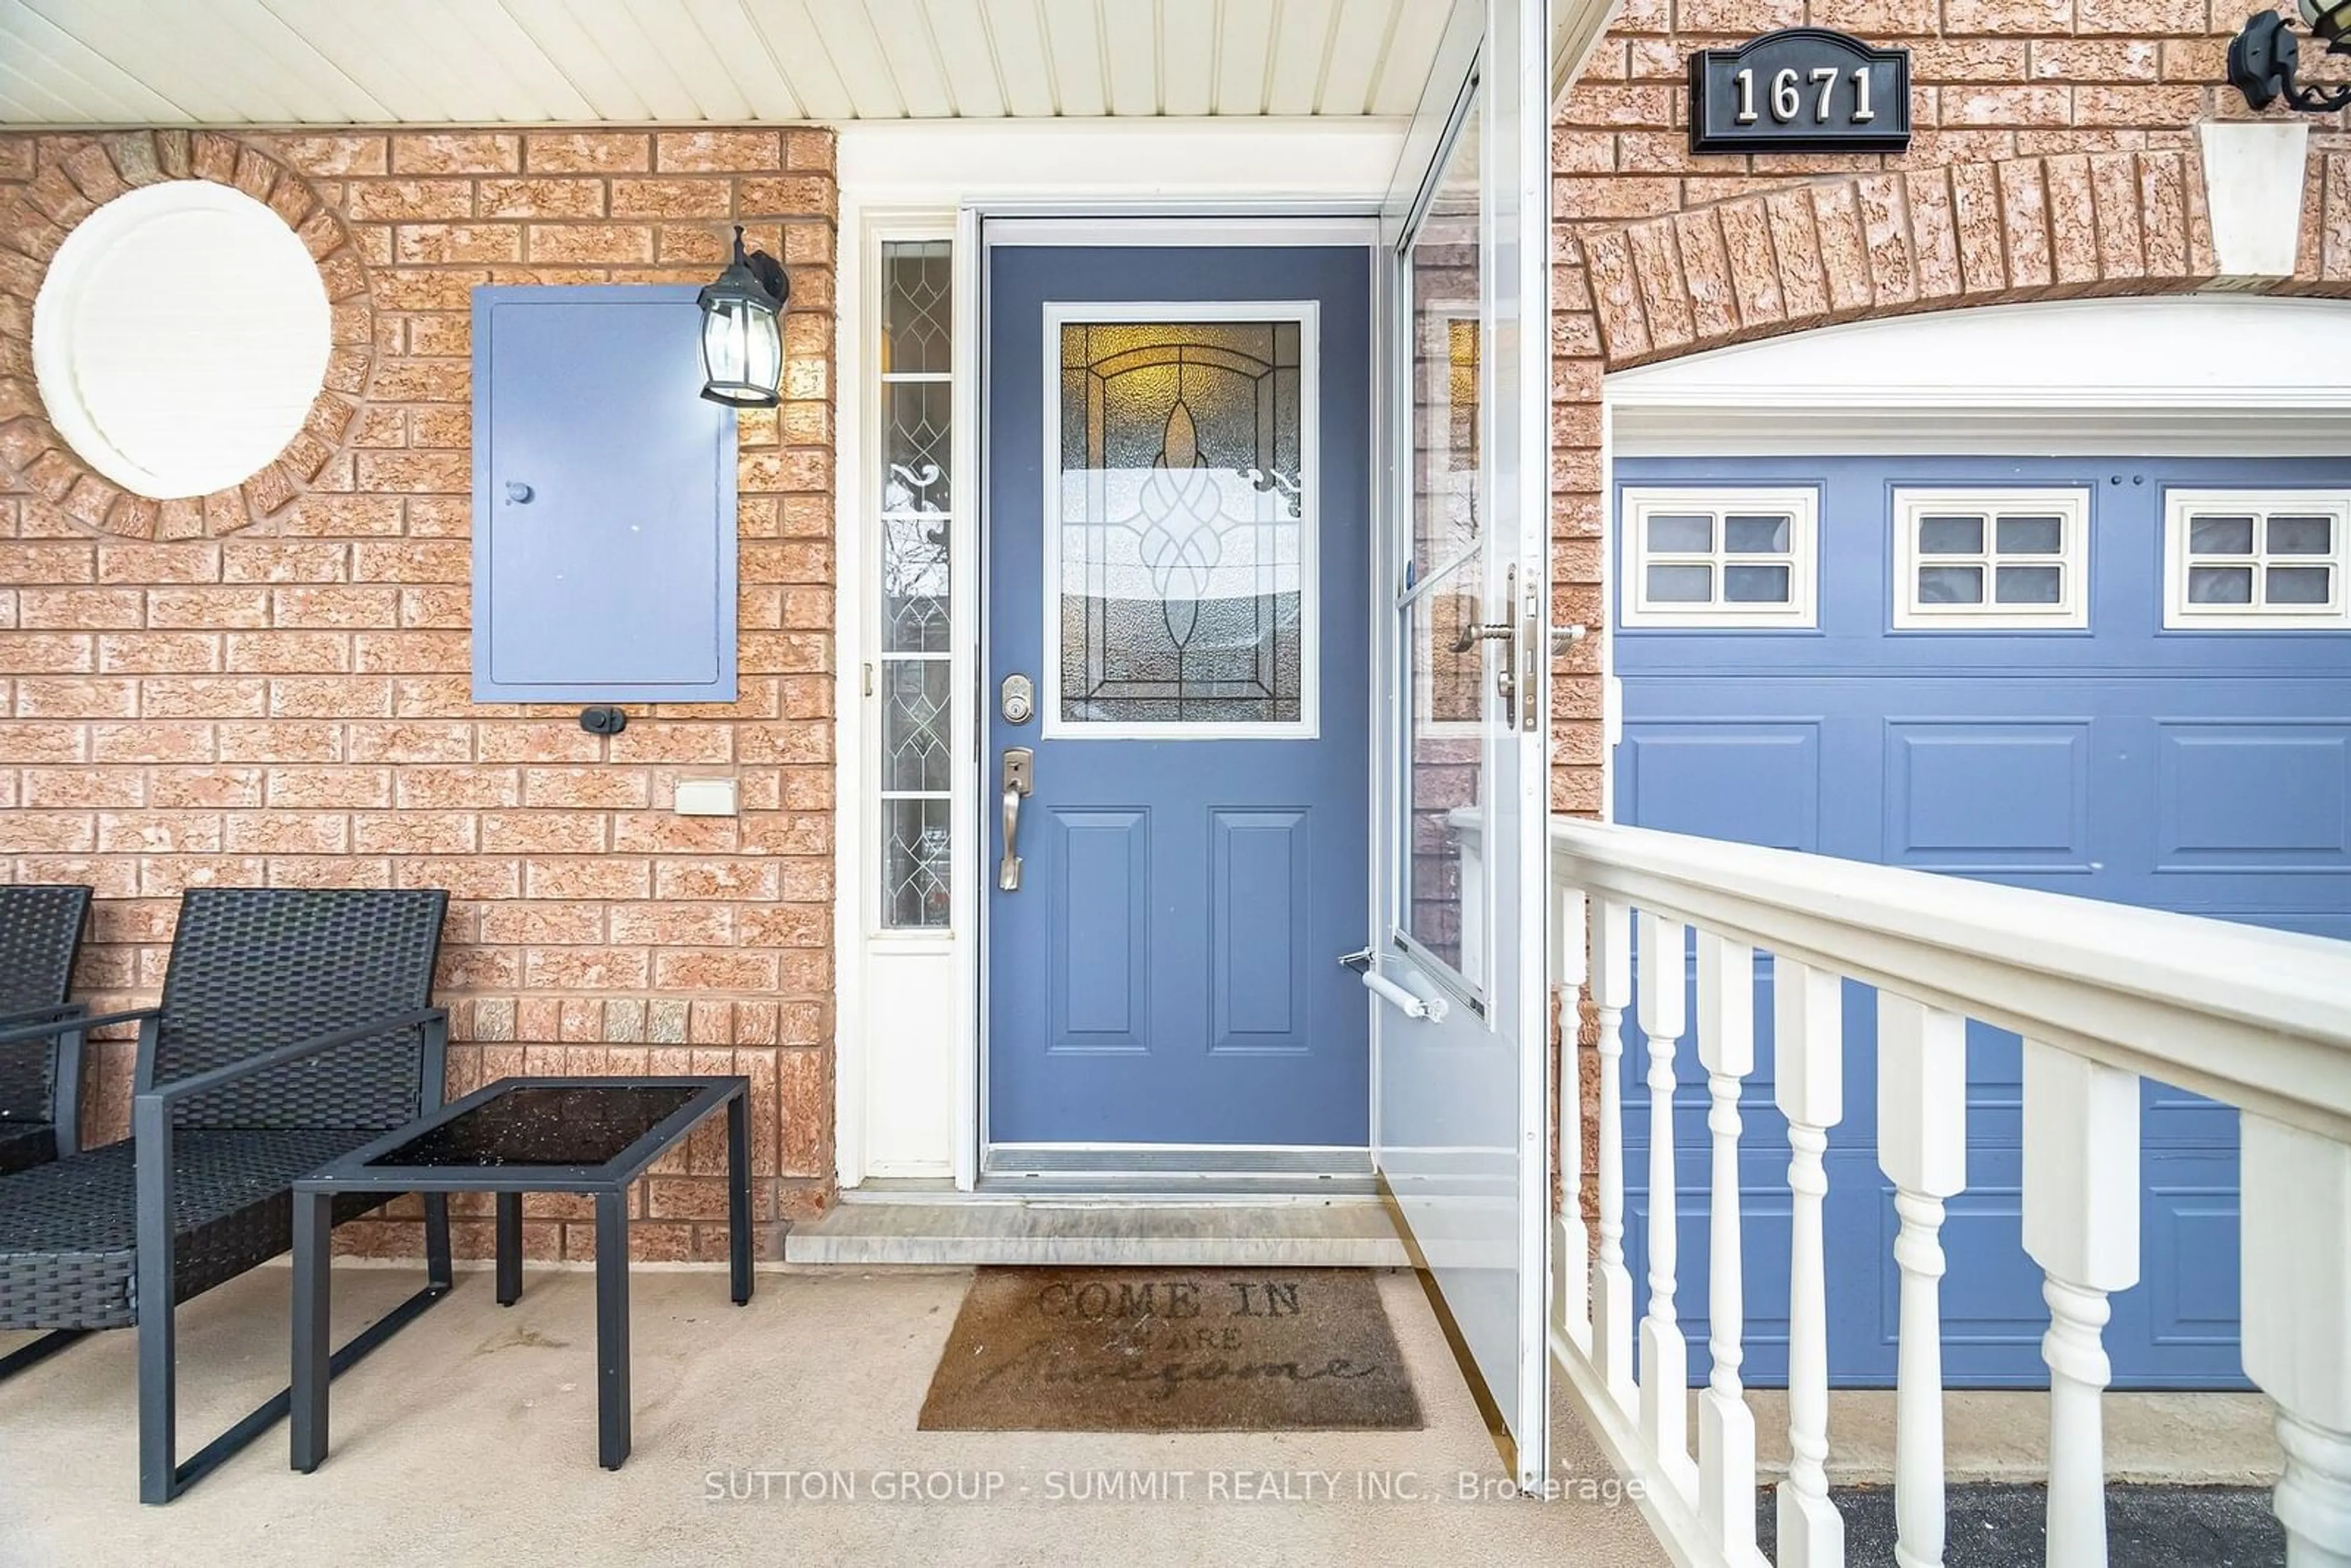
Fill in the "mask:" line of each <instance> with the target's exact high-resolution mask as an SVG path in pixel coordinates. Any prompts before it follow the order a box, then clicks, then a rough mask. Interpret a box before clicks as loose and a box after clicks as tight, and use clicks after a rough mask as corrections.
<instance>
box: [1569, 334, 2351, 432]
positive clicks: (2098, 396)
mask: <svg viewBox="0 0 2351 1568" xmlns="http://www.w3.org/2000/svg"><path fill="white" fill-rule="evenodd" d="M1601 395H1602V398H1603V399H1604V402H1605V403H1606V405H1607V407H1608V410H1609V413H1610V415H1611V418H1610V428H1611V439H1612V442H1613V447H1612V450H1613V452H1614V455H1617V456H1641V457H1653V456H1726V457H1728V456H1760V455H1773V454H1782V453H1785V454H1797V453H1802V454H1806V455H1820V454H1824V453H1865V452H1910V453H1942V452H1967V453H1977V454H2013V455H2049V456H2058V455H2077V454H2097V453H2126V452H2127V453H2147V452H2158V451H2159V452H2163V453H2167V454H2177V455H2203V454H2215V455H2277V456H2288V455H2322V456H2324V455H2335V454H2339V453H2341V452H2344V451H2346V450H2351V302H2345V301H2341V300H2328V299H2304V298H2270V297H2249V296H2243V295H2213V294H2190V295H2175V296H2166V297H2160V298H2135V299H2091V300H2066V301H2063V302H2059V303H2054V304H2042V305H2013V306H1997V307H1987V308H1975V309H1968V310H1948V311H1935V312H1928V313H1925V314H1920V315H1913V316H1896V317H1887V318H1882V319H1875V320H1866V321H1858V322H1854V323H1852V324H1850V325H1846V326H1842V327H1831V328H1824V329H1819V330H1815V331H1811V332H1801V333H1795V334H1792V335H1790V336H1788V337H1784V338H1773V339H1767V340H1764V341H1761V342H1758V343H1746V344H1740V345H1737V346H1735V347H1731V348H1727V349H1717V350H1710V351H1708V352H1706V353H1701V354H1693V355H1690V356H1687V358H1683V359H1679V360H1671V361H1665V362H1663V363H1661V364H1656V365H1644V366H1639V367H1636V368H1635V369H1632V370H1627V371H1615V372H1613V373H1612V374H1610V375H1609V376H1607V377H1606V378H1605V379H1604V381H1603V382H1602V391H1601Z"/></svg>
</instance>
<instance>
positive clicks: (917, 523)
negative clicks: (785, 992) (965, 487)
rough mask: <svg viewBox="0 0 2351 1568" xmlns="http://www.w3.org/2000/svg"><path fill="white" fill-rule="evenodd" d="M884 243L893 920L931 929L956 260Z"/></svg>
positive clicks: (942, 913) (944, 741)
mask: <svg viewBox="0 0 2351 1568" xmlns="http://www.w3.org/2000/svg"><path fill="white" fill-rule="evenodd" d="M881 249H882V279H881V290H880V293H881V312H882V321H881V327H882V330H881V335H880V341H881V345H882V362H881V365H880V367H879V371H878V382H879V386H880V391H881V408H880V411H879V414H880V422H879V423H880V436H881V439H880V442H879V460H880V465H881V474H880V491H879V494H880V496H881V502H882V505H881V516H880V517H879V519H878V522H879V525H880V543H881V554H882V560H881V567H882V571H881V581H882V597H881V603H880V604H879V605H878V606H877V607H876V608H877V612H878V615H879V620H880V632H881V634H880V638H879V648H878V658H877V660H876V663H875V667H874V673H875V675H876V677H877V678H876V681H875V695H876V696H877V698H878V699H879V701H880V703H881V705H882V722H881V726H880V729H881V747H882V755H881V766H880V779H881V791H880V794H881V810H882V865H881V875H882V924H883V925H884V926H886V927H889V928H893V929H907V928H913V929H921V928H925V927H933V926H944V925H946V924H947V923H948V914H949V897H948V887H949V872H950V869H951V867H952V863H953V862H952V849H953V834H952V832H951V829H950V824H951V822H952V819H953V808H952V801H951V794H952V781H953V768H952V763H953V755H954V754H953V747H952V744H951V740H950V736H949V728H948V726H949V720H950V719H951V717H952V704H953V701H954V694H953V687H952V681H951V671H952V656H953V655H952V639H951V636H950V632H951V627H950V622H949V610H950V606H951V603H952V600H951V597H950V595H951V590H952V589H953V586H954V580H953V572H952V568H953V564H954V563H953V560H952V559H951V539H952V537H953V532H954V523H955V493H954V488H953V486H952V484H951V475H950V473H949V462H950V451H949V444H948V443H949V438H950V436H951V434H952V429H953V411H954V402H955V377H954V359H953V350H954V319H953V314H952V311H951V308H950V306H951V300H952V297H953V288H952V283H953V263H952V258H951V256H950V254H949V253H950V249H951V246H950V242H948V241H946V240H944V239H925V240H903V241H885V242H883V246H882V247H881Z"/></svg>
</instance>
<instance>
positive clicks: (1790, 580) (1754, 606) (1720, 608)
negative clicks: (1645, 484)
mask: <svg viewBox="0 0 2351 1568" xmlns="http://www.w3.org/2000/svg"><path fill="white" fill-rule="evenodd" d="M1623 509H1624V523H1625V582H1626V591H1625V595H1624V616H1623V619H1624V623H1625V625H1627V626H1676V627H1708V626H1714V627H1749V626H1758V625H1761V626H1795V627H1803V626H1812V625H1815V624H1817V623H1818V622H1817V620H1816V615H1815V611H1814V608H1813V604H1814V600H1813V580H1814V578H1815V577H1816V576H1817V575H1818V565H1817V553H1816V540H1817V539H1818V537H1819V528H1818V517H1819V509H1820V507H1819V497H1818V496H1817V495H1816V493H1815V492H1813V491H1811V490H1797V489H1783V490H1647V489H1638V490H1627V491H1625V500H1624V508H1623Z"/></svg>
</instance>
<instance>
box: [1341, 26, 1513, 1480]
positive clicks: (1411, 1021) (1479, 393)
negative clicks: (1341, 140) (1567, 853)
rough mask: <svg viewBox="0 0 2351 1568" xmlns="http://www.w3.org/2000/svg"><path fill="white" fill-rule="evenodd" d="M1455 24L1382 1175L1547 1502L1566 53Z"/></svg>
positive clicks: (1435, 253)
mask: <svg viewBox="0 0 2351 1568" xmlns="http://www.w3.org/2000/svg"><path fill="white" fill-rule="evenodd" d="M1454 20H1455V25H1456V26H1457V28H1458V29H1460V30H1461V31H1463V32H1464V33H1466V34H1467V35H1468V38H1469V39H1472V40H1474V50H1475V65H1474V67H1471V66H1470V65H1469V64H1468V52H1469V51H1468V49H1467V48H1465V49H1463V50H1462V51H1460V52H1459V53H1455V52H1454V51H1448V57H1450V58H1453V59H1454V60H1455V61H1456V62H1457V66H1456V74H1455V75H1454V76H1453V77H1452V78H1451V80H1450V82H1448V83H1444V84H1438V85H1433V86H1432V89H1431V92H1430V94H1429V98H1428V101H1427V102H1426V104H1425V105H1424V109H1423V120H1424V121H1425V122H1426V121H1435V122H1437V124H1436V126H1435V127H1434V129H1435V131H1436V134H1434V135H1431V134H1429V132H1430V131H1431V130H1432V127H1431V126H1430V125H1429V124H1427V123H1424V124H1423V125H1422V126H1421V127H1418V128H1416V134H1415V136H1414V137H1413V138H1412V140H1411V144H1412V145H1413V146H1415V147H1417V148H1423V149H1429V150H1430V152H1429V153H1428V154H1426V155H1429V156H1433V163H1432V165H1431V166H1430V169H1429V172H1428V175H1427V177H1426V179H1425V180H1419V181H1413V180H1406V181H1400V182H1399V186H1400V188H1401V187H1403V186H1405V185H1406V184H1409V185H1411V186H1412V188H1413V194H1412V195H1411V197H1410V198H1409V199H1408V201H1407V202H1405V203H1399V204H1398V205H1397V208H1396V210H1395V213H1394V214H1393V215H1394V217H1395V221H1396V222H1397V223H1398V225H1399V227H1400V239H1399V242H1398V251H1397V272H1396V282H1397V294H1398V296H1399V298H1398V315H1399V320H1400V333H1399V337H1400V354H1399V360H1400V363H1399V365H1398V372H1399V374H1400V376H1401V378H1402V379H1401V383H1400V387H1399V395H1398V399H1397V402H1398V404H1399V406H1398V407H1397V408H1396V409H1395V431H1396V439H1397V440H1398V441H1399V443H1400V446H1399V450H1400V452H1401V453H1402V454H1403V455H1404V461H1403V463H1402V464H1401V465H1400V469H1401V472H1400V476H1399V494H1398V495H1397V496H1396V497H1395V514H1396V515H1397V516H1398V517H1399V519H1400V521H1401V524H1402V526H1401V528H1400V529H1399V530H1398V532H1399V534H1400V536H1401V537H1399V538H1394V539H1392V541H1391V558H1390V563H1389V565H1390V577H1389V587H1390V589H1391V591H1392V600H1391V602H1390V605H1389V609H1388V613H1389V614H1390V615H1391V616H1392V617H1393V619H1392V621H1391V622H1390V625H1389V628H1388V631H1389V641H1388V646H1389V648H1390V649H1391V650H1392V655H1391V658H1390V660H1389V663H1388V670H1389V675H1390V679H1391V681H1392V682H1393V683H1394V697H1395V700H1394V701H1393V702H1392V703H1390V704H1389V705H1388V706H1387V712H1388V713H1389V714H1390V715H1391V716H1392V724H1393V727H1394V734H1393V737H1392V746H1393V748H1392V750H1391V753H1390V755H1391V756H1392V758H1394V772H1393V775H1392V783H1391V785H1390V787H1389V788H1388V789H1385V790H1384V791H1383V794H1384V802H1385V804H1384V813H1383V814H1384V834H1385V839H1386V845H1385V847H1386V850H1387V856H1386V860H1387V865H1388V870H1389V874H1388V875H1387V876H1386V877H1385V878H1384V883H1385V884H1386V886H1387V888H1388V902H1389V907H1388V909H1387V911H1386V919H1385V923H1384V924H1385V929H1384V932H1383V935H1382V939H1381V940H1380V941H1379V942H1377V943H1375V944H1374V948H1375V953H1376V958H1375V961H1376V963H1377V966H1378V975H1379V977H1380V979H1381V980H1382V981H1383V982H1384V984H1383V986H1381V987H1379V988H1376V989H1379V990H1380V991H1381V995H1382V996H1383V998H1384V1000H1385V1001H1386V1002H1387V1003H1388V1005H1386V1006H1384V1007H1383V1008H1382V1009H1380V1011H1379V1014H1378V1023H1377V1026H1376V1027H1377V1029H1378V1031H1379V1045H1378V1049H1377V1051H1376V1053H1375V1058H1374V1063H1375V1065H1374V1157H1375V1160H1376V1162H1377V1165H1378V1168H1379V1169H1380V1171H1381V1173H1382V1175H1383V1176H1384V1177H1385V1178H1386V1181H1387V1184H1388V1186H1389V1188H1390V1190H1391V1191H1392V1192H1393V1193H1394V1194H1395V1199H1396V1202H1397V1204H1398V1206H1399V1207H1400V1208H1401V1209H1402V1211H1403V1213H1404V1216H1405V1219H1406V1221H1407V1223H1408V1224H1409V1225H1410V1226H1411V1228H1412V1231H1413V1235H1414V1237H1415V1239H1416V1240H1417V1241H1418V1243H1419V1246H1420V1250H1421V1256H1422V1259H1423V1260H1424V1261H1425V1263H1426V1266H1427V1268H1428V1270H1429V1271H1430V1273H1431V1274H1432V1275H1433V1276H1434V1279H1435V1282H1436V1286H1437V1291H1438V1292H1439V1293H1440V1294H1441V1296H1442V1297H1443V1299H1444V1301H1445V1303H1446V1305H1447V1308H1448V1309H1449V1311H1450V1312H1451V1314H1452V1316H1453V1318H1454V1320H1455V1322H1456V1323H1457V1324H1458V1326H1459V1329H1460V1332H1461V1338H1462V1339H1463V1341H1464V1342H1466V1344H1467V1348H1468V1353H1469V1356H1470V1359H1471V1360H1472V1362H1473V1363H1474V1364H1475V1365H1474V1370H1475V1374H1476V1376H1477V1378H1478V1380H1479V1381H1480V1382H1482V1383H1483V1385H1484V1390H1483V1391H1484V1393H1485V1394H1486V1395H1487V1396H1489V1398H1490V1400H1491V1404H1492V1406H1493V1408H1492V1410H1491V1412H1490V1414H1492V1415H1494V1416H1499V1419H1500V1421H1501V1423H1502V1425H1503V1426H1504V1427H1506V1428H1507V1430H1508V1432H1509V1435H1510V1439H1511V1446H1512V1447H1513V1448H1514V1449H1515V1454H1514V1463H1515V1469H1516V1470H1517V1473H1518V1479H1519V1480H1520V1484H1521V1485H1531V1484H1536V1483H1540V1481H1541V1479H1542V1477H1543V1474H1544V1470H1545V1467H1546V1464H1547V1435H1548V1434H1547V1424H1548V1418H1549V1382H1550V1352H1549V1342H1548V1333H1547V1327H1546V1322H1547V1309H1548V1305H1549V1302H1548V1299H1547V1295H1546V1292H1547V1290H1548V1284H1549V1279H1550V1270H1549V1268H1548V1263H1547V1252H1546V1248H1547V1244H1548V1229H1549V1215H1550V1181H1551V1177H1550V1164H1549V1144H1550V1139H1549V1121H1548V1106H1549V1104H1550V1099H1551V1090H1550V1082H1549V1058H1550V1052H1549V1040H1548V1036H1547V1034H1546V1031H1545V1025H1544V997H1543V991H1544V979H1545V971H1544V965H1543V953H1544V948H1543V939H1544V918H1545V914H1546V911H1545V890H1546V886H1547V883H1546V878H1545V876H1544V873H1543V855H1544V853H1545V849H1546V833H1545V831H1544V830H1545V810H1546V805H1547V798H1548V797H1547V785H1546V779H1545V744H1544V743H1545V737H1546V734H1547V725H1546V723H1545V715H1546V712H1547V707H1546V699H1545V681H1544V678H1543V675H1544V665H1545V664H1546V663H1547V653H1548V645H1549V627H1548V620H1549V617H1548V609H1549V604H1548V599H1549V595H1548V592H1547V591H1546V587H1545V585H1546V583H1547V581H1548V561H1547V550H1546V544H1547V540H1548V535H1549V507H1548V482H1549V461H1548V450H1549V444H1548V434H1547V432H1548V423H1549V420H1548V409H1547V406H1546V400H1547V398H1548V396H1549V356H1548V340H1549V324H1548V317H1549V302H1548V298H1547V295H1546V292H1545V291H1546V289H1547V287H1548V282H1549V278H1548V268H1547V262H1548V254H1549V253H1548V246H1547V235H1546V228H1547V225H1548V221H1549V206H1548V198H1547V183H1548V171H1549V141H1548V112H1549V92H1548V86H1549V78H1548V70H1547V49H1548V41H1549V40H1548V33H1549V28H1548V16H1547V7H1546V5H1545V4H1544V0H1462V3H1461V4H1460V5H1458V6H1457V9H1456V16H1455V19H1454ZM1481 33H1482V37H1480V36H1479V35H1480V34H1481ZM1464 69H1467V70H1468V79H1466V80H1465V79H1464V78H1463V76H1462V75H1461V74H1459V73H1460V71H1461V70H1464ZM1414 998H1424V999H1425V1000H1426V1006H1425V1007H1424V1006H1419V1005H1416V1004H1415V1002H1414Z"/></svg>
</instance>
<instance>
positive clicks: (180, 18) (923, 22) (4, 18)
mask: <svg viewBox="0 0 2351 1568" xmlns="http://www.w3.org/2000/svg"><path fill="white" fill-rule="evenodd" d="M1451 8H1452V4H1451V0H201V3H198V0H168V3H158V0H0V122H8V123H16V124H39V125H57V124H170V123H182V122H187V123H201V124H213V125H229V124H244V123H250V124H267V125H278V124H354V123H357V124H378V123H414V124H434V123H479V122H485V121H498V122H517V123H523V122H532V121H553V122H567V121H569V122H579V121H622V122H631V121H635V122H644V121H659V122H665V123H678V122H690V121H695V120H710V121H716V122H727V121H742V120H904V119H939V118H948V117H956V116H966V117H971V118H977V119H1001V118H1007V117H1018V118H1044V117H1050V116H1057V115H1061V116H1100V115H1119V116H1129V115H1309V114H1313V115H1337V116H1364V115H1374V116H1404V115H1409V114H1411V113H1412V111H1413V110H1414V108H1415V107H1416V105H1417V104H1418V102H1419V100H1420V95H1421V89H1422V86H1423V84H1424V83H1425V81H1426V78H1427V76H1428V72H1429V67H1430V64H1431V62H1432V60H1433V59H1434V58H1435V57H1436V54H1437V45H1438V39H1439V37H1440V35H1441V34H1442V33H1443V31H1444V28H1445V22H1446V17H1447V13H1448V12H1449V11H1450V10H1451Z"/></svg>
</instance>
